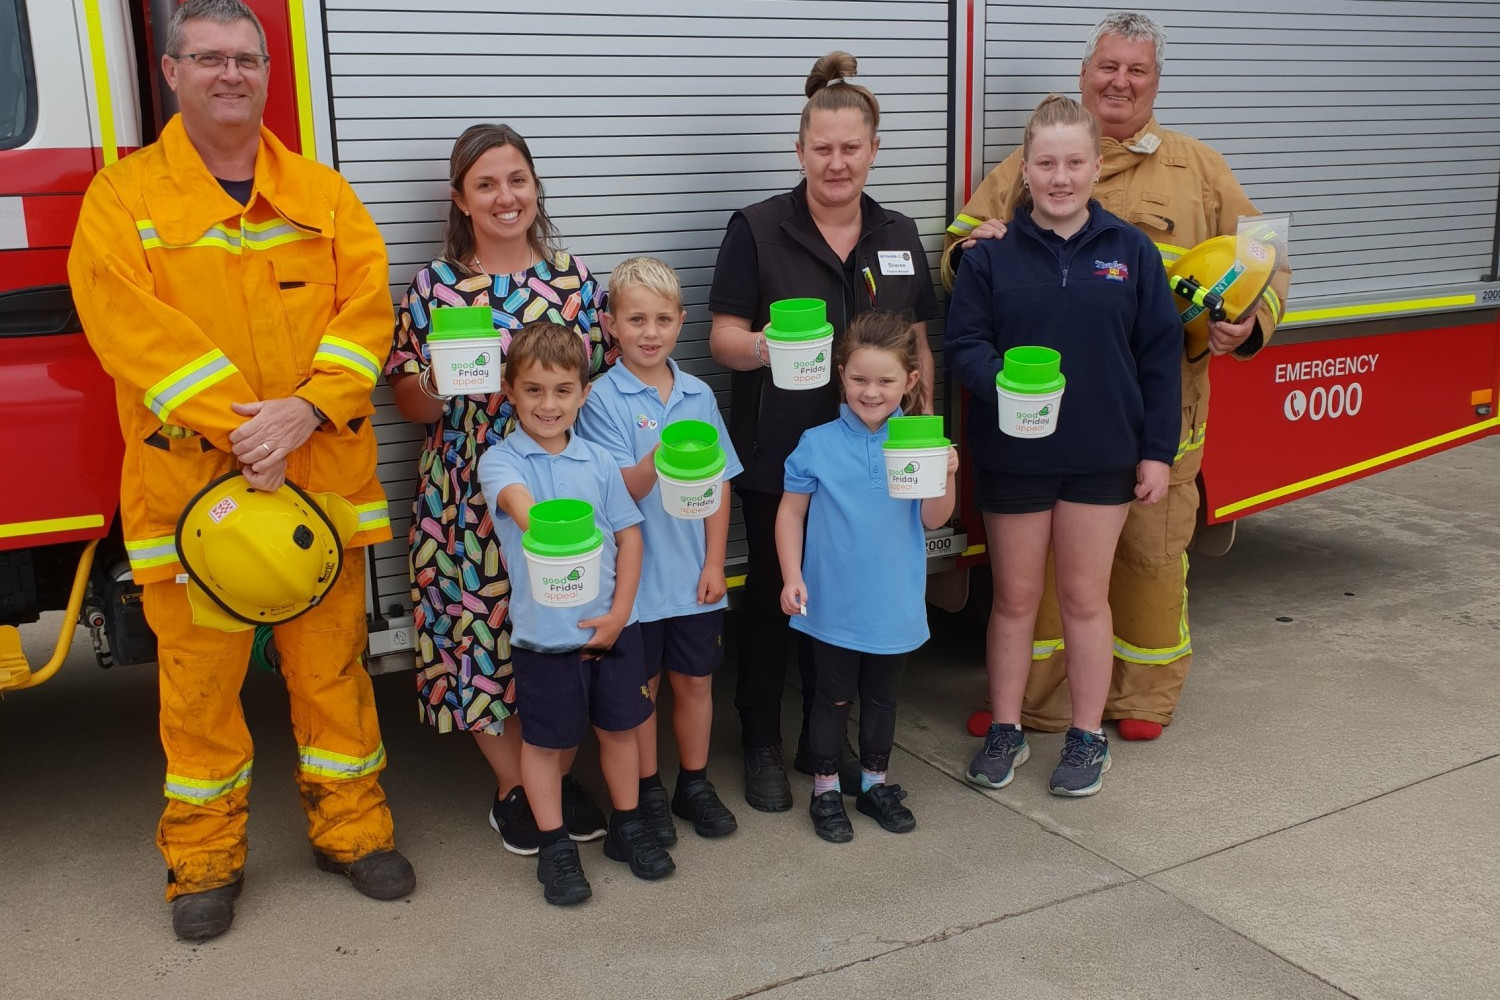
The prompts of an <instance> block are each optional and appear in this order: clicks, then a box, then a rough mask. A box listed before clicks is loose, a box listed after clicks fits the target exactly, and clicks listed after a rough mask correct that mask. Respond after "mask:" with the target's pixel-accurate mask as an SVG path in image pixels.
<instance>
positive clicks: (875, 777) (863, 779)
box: [859, 770, 885, 792]
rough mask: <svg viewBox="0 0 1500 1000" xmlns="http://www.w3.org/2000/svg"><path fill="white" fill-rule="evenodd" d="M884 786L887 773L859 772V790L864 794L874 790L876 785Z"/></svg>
mask: <svg viewBox="0 0 1500 1000" xmlns="http://www.w3.org/2000/svg"><path fill="white" fill-rule="evenodd" d="M883 784H885V772H884V771H865V770H861V771H860V772H859V790H860V791H862V792H868V791H869V790H870V789H872V788H874V787H875V786H876V785H883Z"/></svg>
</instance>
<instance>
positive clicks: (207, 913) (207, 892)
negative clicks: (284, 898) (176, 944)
mask: <svg viewBox="0 0 1500 1000" xmlns="http://www.w3.org/2000/svg"><path fill="white" fill-rule="evenodd" d="M244 884H245V879H244V877H243V876H241V877H240V878H237V879H235V880H234V881H233V882H231V883H229V884H228V885H221V886H219V887H218V888H216V889H204V890H203V891H202V892H185V893H183V894H182V895H181V896H178V897H177V898H176V899H174V900H172V931H173V932H174V933H175V934H176V935H177V936H178V937H179V938H181V939H182V940H184V941H207V940H208V939H209V938H216V937H218V936H219V935H220V934H223V933H224V932H225V931H227V930H229V925H230V924H232V923H234V900H235V897H236V896H238V895H239V894H240V889H241V888H242V887H243V886H244Z"/></svg>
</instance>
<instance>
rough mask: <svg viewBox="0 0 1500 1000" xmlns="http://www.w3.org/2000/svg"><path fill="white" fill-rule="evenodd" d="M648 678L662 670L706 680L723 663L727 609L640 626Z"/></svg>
mask: <svg viewBox="0 0 1500 1000" xmlns="http://www.w3.org/2000/svg"><path fill="white" fill-rule="evenodd" d="M640 624H641V644H642V646H644V648H645V650H646V674H647V676H649V677H655V676H656V675H657V673H659V672H660V671H661V670H662V669H663V668H665V669H667V670H670V671H672V673H674V674H685V675H687V676H688V677H707V676H709V675H710V674H712V673H713V672H714V671H715V670H718V669H719V667H720V666H721V665H722V664H723V663H724V609H723V608H715V609H714V610H712V611H703V612H700V613H698V614H696V615H679V616H678V617H676V618H662V619H659V620H658V621H654V622H641V623H640Z"/></svg>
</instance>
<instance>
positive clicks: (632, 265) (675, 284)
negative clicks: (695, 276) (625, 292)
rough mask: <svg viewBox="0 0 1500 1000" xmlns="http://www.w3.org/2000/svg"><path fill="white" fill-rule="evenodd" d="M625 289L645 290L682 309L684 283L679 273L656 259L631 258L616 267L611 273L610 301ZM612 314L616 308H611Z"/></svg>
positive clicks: (664, 262)
mask: <svg viewBox="0 0 1500 1000" xmlns="http://www.w3.org/2000/svg"><path fill="white" fill-rule="evenodd" d="M625 288H644V289H645V290H646V291H648V292H650V293H651V294H652V295H656V296H660V297H661V298H664V299H666V300H667V301H669V302H672V303H675V304H676V306H677V308H678V309H681V308H682V283H681V282H679V281H678V280H677V272H676V271H674V270H672V265H670V264H668V263H667V262H666V261H661V260H657V259H656V258H655V257H631V258H630V259H629V260H622V261H621V262H620V263H618V264H616V265H615V269H614V270H613V271H611V272H609V296H610V300H611V301H613V299H614V297H615V296H616V295H618V294H619V293H620V291H621V290H622V289H625ZM610 313H611V315H612V314H613V313H614V306H610Z"/></svg>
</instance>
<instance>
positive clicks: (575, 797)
mask: <svg viewBox="0 0 1500 1000" xmlns="http://www.w3.org/2000/svg"><path fill="white" fill-rule="evenodd" d="M562 814H563V827H564V829H566V830H567V831H568V839H569V840H574V841H577V842H578V843H583V842H585V841H589V840H598V839H599V838H600V837H602V836H604V830H605V825H604V813H603V812H602V811H601V810H600V809H599V806H598V803H596V802H595V801H594V797H593V796H592V795H590V794H589V793H588V791H587V790H586V789H585V788H584V787H583V786H582V785H580V784H579V783H578V780H577V779H576V778H574V777H573V776H572V775H571V774H565V775H563V780H562Z"/></svg>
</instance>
